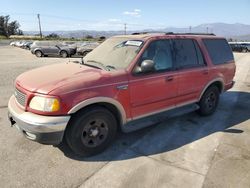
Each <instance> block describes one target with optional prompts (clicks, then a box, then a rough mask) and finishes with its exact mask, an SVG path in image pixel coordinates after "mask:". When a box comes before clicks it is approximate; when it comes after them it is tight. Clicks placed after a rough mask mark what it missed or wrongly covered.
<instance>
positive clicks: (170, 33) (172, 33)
mask: <svg viewBox="0 0 250 188" xmlns="http://www.w3.org/2000/svg"><path fill="white" fill-rule="evenodd" d="M165 34H166V35H212V36H215V34H214V33H174V32H167V33H165Z"/></svg>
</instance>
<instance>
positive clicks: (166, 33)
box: [132, 31, 215, 36]
mask: <svg viewBox="0 0 250 188" xmlns="http://www.w3.org/2000/svg"><path fill="white" fill-rule="evenodd" d="M157 33H162V34H165V35H210V36H215V34H214V33H174V32H162V31H160V32H157V31H152V32H151V31H150V32H135V33H132V35H144V34H157Z"/></svg>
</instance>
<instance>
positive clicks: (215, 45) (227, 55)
mask: <svg viewBox="0 0 250 188" xmlns="http://www.w3.org/2000/svg"><path fill="white" fill-rule="evenodd" d="M203 42H204V44H205V46H206V48H207V51H208V53H209V56H210V58H211V59H212V62H213V64H215V65H218V64H224V63H228V62H229V61H232V60H234V57H233V54H232V50H231V48H230V46H229V45H228V43H227V41H226V40H225V39H203Z"/></svg>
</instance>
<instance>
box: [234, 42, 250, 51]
mask: <svg viewBox="0 0 250 188" xmlns="http://www.w3.org/2000/svg"><path fill="white" fill-rule="evenodd" d="M229 45H230V47H231V49H232V51H234V52H248V51H250V44H248V43H239V42H229Z"/></svg>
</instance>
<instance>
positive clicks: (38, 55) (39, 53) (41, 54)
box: [35, 50, 43, 57]
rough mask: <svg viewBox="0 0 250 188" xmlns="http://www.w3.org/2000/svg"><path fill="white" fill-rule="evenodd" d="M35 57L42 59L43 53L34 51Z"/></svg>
mask: <svg viewBox="0 0 250 188" xmlns="http://www.w3.org/2000/svg"><path fill="white" fill-rule="evenodd" d="M35 55H36V57H42V56H43V53H42V52H41V51H40V50H37V51H35Z"/></svg>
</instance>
